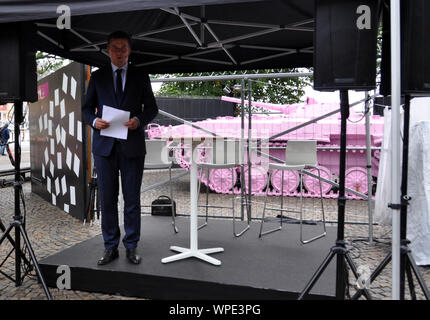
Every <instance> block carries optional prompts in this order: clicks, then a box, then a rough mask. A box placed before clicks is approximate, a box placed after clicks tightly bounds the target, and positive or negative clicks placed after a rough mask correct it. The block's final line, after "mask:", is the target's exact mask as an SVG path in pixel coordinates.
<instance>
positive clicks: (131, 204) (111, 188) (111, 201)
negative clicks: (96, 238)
mask: <svg viewBox="0 0 430 320" xmlns="http://www.w3.org/2000/svg"><path fill="white" fill-rule="evenodd" d="M144 161H145V158H144V157H134V158H128V157H126V156H125V154H124V153H123V152H122V150H121V143H120V142H119V141H117V140H116V141H115V143H114V146H113V149H112V152H111V154H110V155H109V156H108V157H103V156H97V155H94V162H95V166H96V172H97V184H98V190H99V195H100V204H101V211H102V234H103V239H104V246H105V248H106V249H115V248H117V247H118V245H119V241H120V236H121V233H120V228H119V225H118V194H119V172H121V185H122V194H123V197H124V231H125V235H124V237H123V239H122V242H123V245H124V247H125V248H127V249H130V248H136V247H137V242H138V241H139V239H140V215H141V206H140V187H141V184H142V176H143V166H144Z"/></svg>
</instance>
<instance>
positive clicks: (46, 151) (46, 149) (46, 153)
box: [45, 148, 49, 164]
mask: <svg viewBox="0 0 430 320" xmlns="http://www.w3.org/2000/svg"><path fill="white" fill-rule="evenodd" d="M48 160H49V154H48V148H45V164H48Z"/></svg>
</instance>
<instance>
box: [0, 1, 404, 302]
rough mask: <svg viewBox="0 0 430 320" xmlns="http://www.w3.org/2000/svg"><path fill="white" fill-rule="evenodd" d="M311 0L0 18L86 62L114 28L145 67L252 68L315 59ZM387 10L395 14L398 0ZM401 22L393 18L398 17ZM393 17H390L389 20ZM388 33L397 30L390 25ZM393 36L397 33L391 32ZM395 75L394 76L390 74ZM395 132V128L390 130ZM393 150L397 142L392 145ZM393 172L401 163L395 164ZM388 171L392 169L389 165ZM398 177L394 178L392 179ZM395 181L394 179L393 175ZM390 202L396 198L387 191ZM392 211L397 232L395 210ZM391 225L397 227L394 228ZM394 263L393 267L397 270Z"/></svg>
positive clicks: (132, 4)
mask: <svg viewBox="0 0 430 320" xmlns="http://www.w3.org/2000/svg"><path fill="white" fill-rule="evenodd" d="M314 2H315V0H272V1H258V0H254V1H248V0H247V1H241V0H220V1H213V0H195V1H194V0H189V1H171V0H158V1H157V0H148V1H145V0H140V1H139V0H125V1H114V0H101V1H96V0H93V1H77V0H68V1H67V2H66V3H65V2H63V1H49V0H46V1H42V0H35V1H21V0H20V1H7V0H0V28H1V24H2V23H8V22H18V21H27V22H31V23H35V25H36V28H37V35H36V37H35V39H33V40H34V42H35V47H36V49H37V50H40V51H44V52H48V53H52V54H56V55H59V56H62V57H65V58H69V59H72V60H74V61H77V62H81V63H84V64H88V65H92V66H101V65H102V64H104V63H106V62H107V61H108V58H107V56H106V52H105V49H106V38H107V35H108V34H109V33H110V32H112V31H114V30H118V29H121V30H124V31H127V32H128V33H129V34H131V35H132V38H133V52H132V56H131V57H130V60H131V61H132V63H133V64H134V65H136V66H138V67H141V68H145V70H146V71H147V72H148V73H175V72H203V71H229V70H231V71H232V70H245V69H248V70H252V69H269V68H287V67H310V66H312V65H313V29H314ZM391 2H392V3H394V4H396V6H395V7H394V9H395V10H393V13H392V15H393V16H394V18H395V19H393V20H392V21H396V22H397V21H400V18H399V9H398V3H399V1H398V0H397V1H395V0H391ZM60 5H67V6H69V7H70V10H71V16H72V18H71V29H63V30H60V29H58V28H57V25H56V22H57V18H58V17H59V16H60V15H61V13H57V8H58V7H59V6H60ZM398 24H399V23H398ZM396 25H397V23H395V24H394V27H393V28H395V27H396ZM395 31H396V32H393V34H394V35H398V34H400V32H399V30H395ZM394 38H395V39H397V38H396V37H394ZM398 39H399V41H398V42H393V43H394V45H393V47H394V48H395V49H396V50H393V52H394V55H395V58H396V59H397V60H395V59H393V61H395V63H393V65H392V69H393V70H392V71H393V72H392V74H396V75H397V77H395V78H396V79H394V81H395V83H397V82H398V80H399V79H397V78H398V74H400V72H397V69H395V67H396V66H399V65H400V48H399V46H398V43H400V37H398ZM396 81H397V82H396ZM392 95H393V97H394V98H396V99H394V100H395V101H394V102H393V111H394V112H393V115H394V116H393V118H392V123H393V131H394V132H397V131H398V130H396V129H397V128H399V118H398V116H397V114H398V113H399V107H400V103H399V100H400V99H399V96H400V91H399V88H397V87H396V86H393V92H392ZM392 136H395V135H392ZM392 154H393V157H394V158H395V157H396V156H398V154H399V152H398V147H396V148H393V151H392ZM394 167H395V169H396V170H393V172H394V171H396V172H399V171H400V170H399V164H398V163H395V165H394ZM392 176H393V177H394V176H395V174H394V173H393V175H392ZM396 181H397V180H396ZM393 185H394V187H393V190H395V189H400V188H396V186H398V185H399V183H398V182H395V183H393ZM392 193H393V196H392V198H393V202H395V201H397V200H398V198H399V195H398V191H393V192H392ZM394 216H395V217H394V218H395V219H396V220H394V218H393V224H394V226H393V235H394V234H395V235H396V237H397V233H398V232H397V231H398V220H399V219H398V215H394ZM394 230H395V231H396V232H394ZM399 251H400V250H399V241H398V239H397V238H396V240H395V241H394V240H393V252H396V255H395V256H393V265H394V266H396V268H393V298H395V299H396V298H398V288H399V284H398V278H399V268H398V266H399V258H398V252H399ZM395 269H396V270H395Z"/></svg>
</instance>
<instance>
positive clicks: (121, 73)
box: [82, 31, 158, 265]
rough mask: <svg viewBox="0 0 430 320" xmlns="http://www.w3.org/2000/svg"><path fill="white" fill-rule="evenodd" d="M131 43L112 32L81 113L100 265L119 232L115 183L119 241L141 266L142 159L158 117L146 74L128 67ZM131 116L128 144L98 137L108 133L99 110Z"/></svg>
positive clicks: (114, 249) (112, 254)
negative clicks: (96, 208)
mask: <svg viewBox="0 0 430 320" xmlns="http://www.w3.org/2000/svg"><path fill="white" fill-rule="evenodd" d="M130 52H131V41H130V37H129V36H128V35H127V33H125V32H122V31H116V32H113V33H112V34H110V35H109V37H108V46H107V53H108V54H109V57H110V60H111V62H110V63H109V65H108V66H106V67H104V68H100V69H99V70H97V71H95V72H93V73H92V75H91V79H90V83H89V85H88V90H87V94H86V99H85V103H84V105H83V106H82V112H83V115H84V119H85V121H86V122H87V123H88V124H89V125H90V126H92V128H93V144H92V152H93V155H94V163H95V167H96V171H97V179H98V186H99V192H100V196H101V211H102V234H103V239H104V246H105V251H104V254H103V257H102V258H101V259H100V260H99V261H98V264H99V265H104V264H107V263H109V262H111V261H112V260H115V259H116V258H118V256H119V255H118V245H119V241H120V229H119V226H118V193H119V183H118V177H119V172H121V184H122V186H123V196H124V229H125V236H124V237H123V239H122V242H123V245H124V247H125V248H126V257H127V259H128V260H129V261H130V262H131V263H133V264H139V263H140V260H141V259H140V257H139V256H138V255H137V254H136V247H137V243H138V241H139V238H140V214H141V212H140V186H141V183H142V175H143V164H144V159H145V154H146V150H145V137H144V127H145V126H146V125H147V124H148V123H149V122H151V121H152V119H154V117H155V116H156V115H157V113H158V108H157V104H156V102H155V98H154V94H153V92H152V88H151V83H150V80H149V77H148V75H147V74H145V73H142V72H140V71H138V70H137V69H135V68H133V66H132V65H129V64H128V57H129V55H130ZM104 105H105V106H109V107H113V108H117V109H121V110H125V111H130V120H129V121H127V122H125V123H124V126H126V127H128V134H127V139H126V140H122V139H117V138H113V137H108V136H102V135H100V130H102V129H106V128H108V127H109V122H107V121H105V120H103V119H102V115H103V106H104Z"/></svg>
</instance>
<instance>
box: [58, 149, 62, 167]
mask: <svg viewBox="0 0 430 320" xmlns="http://www.w3.org/2000/svg"><path fill="white" fill-rule="evenodd" d="M57 169H63V157H62V155H61V152H57Z"/></svg>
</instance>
